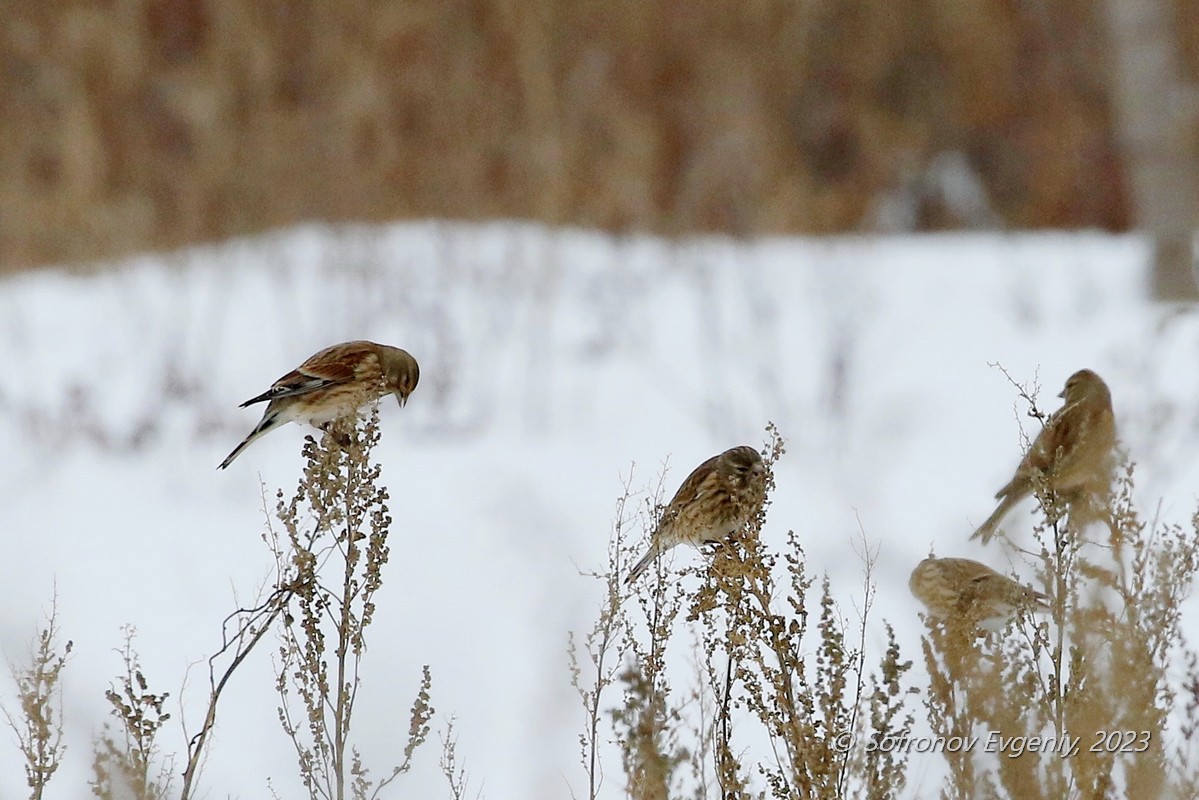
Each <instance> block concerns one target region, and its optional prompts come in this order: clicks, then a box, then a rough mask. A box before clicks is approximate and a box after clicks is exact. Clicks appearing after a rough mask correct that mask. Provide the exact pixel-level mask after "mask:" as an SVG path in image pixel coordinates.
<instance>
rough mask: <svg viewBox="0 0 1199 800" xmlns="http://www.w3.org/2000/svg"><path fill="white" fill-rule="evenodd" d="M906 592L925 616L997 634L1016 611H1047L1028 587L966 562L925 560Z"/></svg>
mask: <svg viewBox="0 0 1199 800" xmlns="http://www.w3.org/2000/svg"><path fill="white" fill-rule="evenodd" d="M908 588H909V589H911V590H912V595H913V596H915V598H916V599H917V600H919V601H920V602H921V603H924V606H925V608H927V609H928V613H929V616H931V617H935V618H936V619H940V620H944V621H946V622H948V623H951V624H956V625H961V626H963V627H968V626H977V627H979V628H981V629H983V630H986V631H997V630H999V629H1001V628H1002V627H1003V626H1004V625H1006V624H1007V623H1008V622H1010V621H1011V619H1012V618H1013V617H1014V616H1015V615H1016V611H1017V609H1020V608H1025V609H1027V610H1029V611H1031V612H1041V611H1048V610H1049V598H1047V597H1046V596H1045V595H1044V594H1042V593H1041V592H1038V591H1037V590H1035V589H1033V588H1032V587H1031V586H1025V585H1024V584H1022V583H1018V582H1016V581H1014V580H1012V579H1011V578H1009V577H1007V576H1006V575H1000V574H999V573H998V572H996V571H995V570H993V569H991V568H990V567H988V566H987V565H986V564H983V563H981V562H978V561H972V560H971V559H969V558H933V557H931V556H930V557H929V558H926V559H924V560H923V561H921V562H920V563H919V564H917V565H916V568H915V569H914V570H912V576H911V578H909V579H908Z"/></svg>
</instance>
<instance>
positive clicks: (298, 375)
mask: <svg viewBox="0 0 1199 800" xmlns="http://www.w3.org/2000/svg"><path fill="white" fill-rule="evenodd" d="M419 380H420V367H419V366H418V365H417V363H416V359H415V358H413V357H412V356H411V355H410V354H409V353H408V352H407V351H405V350H401V349H400V348H398V347H390V346H388V345H385V344H376V343H374V342H367V341H354V342H342V343H341V344H335V345H333V346H331V347H326V348H325V349H324V350H321V351H320V352H318V353H314V354H313V355H311V356H309V358H308V359H307V360H306V361H305V362H304V363H303V364H301V365H300V366H298V367H296V368H295V369H294V370H292V371H291V372H289V373H287V374H286V375H284V376H283V377H282V378H280V379H279V380H277V381H275V382H274V383H273V384H271V388H269V389H267V390H266V391H265V392H263V393H262V394H260V395H258V396H257V397H251V398H250V399H249V400H247V401H246V402H244V403H242V404H241V405H240V406H238V407H239V408H245V407H247V406H252V405H254V404H255V403H262V402H267V401H269V402H267V405H266V410H265V411H263V412H262V419H261V420H259V422H258V424H257V425H256V426H254V430H252V431H250V435H249V436H247V437H246V438H245V439H244V440H242V443H241V444H239V445H238V446H237V447H235V448H233V452H232V453H230V454H229V455H228V456H227V457H226V458H225V460H224V461H222V462H221V463H220V466H218V467H217V469H225V468H227V467H228V466H229V465H230V464H232V463H233V460H234V459H235V458H237V457H238V456H239V455H241V452H242V451H243V450H245V449H246V448H247V447H249V446H250V445H251V444H252V443H253V442H254V440H255V439H258V438H259V437H260V436H264V435H266V434H267V433H270V432H271V431H273V430H274V429H275V428H278V427H279V426H281V425H286V424H287V423H289V422H292V421H300V422H307V423H309V424H310V425H315V426H317V427H320V428H324V427H325V426H327V425H328V424H329V423H330V422H332V421H334V420H336V419H340V418H341V417H345V416H348V415H350V414H354V413H355V412H357V411H358V409H359V408H361V407H362V406H364V405H366V404H367V403H370V402H373V401H376V400H379V399H380V398H382V397H383V396H385V395H388V394H394V395H395V396H396V400H397V401H399V404H400V406H401V407H403V406H404V405H405V404H407V402H408V396H409V395H410V394H412V391H413V390H414V389H415V388H416V384H417V382H418V381H419Z"/></svg>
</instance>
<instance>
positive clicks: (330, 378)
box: [241, 342, 379, 408]
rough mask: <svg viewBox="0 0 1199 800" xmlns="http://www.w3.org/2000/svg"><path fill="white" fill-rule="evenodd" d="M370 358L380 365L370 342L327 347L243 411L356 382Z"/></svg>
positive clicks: (243, 406)
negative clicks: (255, 404) (269, 401)
mask: <svg viewBox="0 0 1199 800" xmlns="http://www.w3.org/2000/svg"><path fill="white" fill-rule="evenodd" d="M370 359H374V362H375V364H376V365H377V363H378V359H379V356H378V354H377V353H376V352H375V348H374V345H372V344H371V343H370V342H345V343H343V344H335V345H333V346H332V347H326V348H325V349H324V350H321V351H320V352H319V353H316V354H315V355H313V356H312V357H311V358H309V359H308V360H307V361H305V362H304V363H303V364H301V365H300V366H298V367H296V368H295V369H294V370H292V371H291V372H289V373H287V374H286V375H284V376H283V377H282V378H280V379H279V380H277V381H275V382H274V383H273V384H271V388H269V389H267V390H266V391H265V392H263V393H262V394H260V395H258V396H257V397H252V398H250V399H249V400H247V401H246V402H244V403H242V404H241V405H242V408H245V407H246V406H249V405H253V404H254V403H261V402H263V401H264V400H277V399H279V398H281V397H295V396H296V395H301V394H308V393H309V392H314V391H316V390H318V389H324V388H325V387H327V386H333V385H335V384H339V383H346V382H348V381H351V380H354V379H355V378H357V377H359V376H360V375H361V373H362V370H363V367H364V366H366V364H367V362H368V361H369V360H370Z"/></svg>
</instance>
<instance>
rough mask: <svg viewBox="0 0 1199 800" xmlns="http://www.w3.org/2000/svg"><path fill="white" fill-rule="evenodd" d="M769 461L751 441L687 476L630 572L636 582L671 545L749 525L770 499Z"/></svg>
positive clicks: (715, 537)
mask: <svg viewBox="0 0 1199 800" xmlns="http://www.w3.org/2000/svg"><path fill="white" fill-rule="evenodd" d="M765 476H766V464H765V463H764V462H763V461H762V456H761V455H759V454H758V451H757V450H755V449H753V448H752V447H749V446H747V445H741V446H740V447H734V448H732V449H729V450H725V451H724V452H723V453H721V454H720V455H716V456H712V457H711V458H709V459H708V460H707V461H705V462H704V463H702V464H700V465H699V466H698V467H696V468H695V471H694V472H692V473H691V474H690V475H688V476H687V480H685V481H683V485H682V486H680V487H679V490H678V491H677V492H675V495H674V499H672V500H671V501H670V504H669V505H668V506H666V510H665V511H663V512H662V518H661V520H659V521H658V526H657V527H656V528H655V529H654V532H653V533H652V534H651V535H650V547H649V552H648V553H646V554H645V555H644V556H643V557H642V558H641V560H640V561H638V562H637V563H636V564H635V565H634V566H633V569H631V570H630V571H629V577H628V578H626V579H625V581H626V582H627V583H632V582H633V581H635V580H637V578H638V577H640V576H641V573H643V572H645V570H647V569H648V568H649V566H650V565H651V564H653V563H654V561H655V560H656V559H657V558H658V557H659V556H661V555H662V554H663V553H665V552H666V551H667V550H669V549H670V548H672V547H674V546H675V545H678V544H683V543H684V542H686V543H688V544H693V545H697V546H698V545H701V544H704V543H705V542H722V541H724V539H725V538H726V537H727V536H728V535H729V534H731V533H733V531H736V530H738V529H739V528H741V527H742V526H743V525H745V524H746V523H747V522H748V521H749V520H750V518H752V517H753V515H754V514H756V513H757V512H758V509H759V508H761V505H762V502H763V500H764V499H765V496H764V493H763V490H764V487H765V482H764V479H765Z"/></svg>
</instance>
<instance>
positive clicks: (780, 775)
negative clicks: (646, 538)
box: [575, 426, 914, 799]
mask: <svg viewBox="0 0 1199 800" xmlns="http://www.w3.org/2000/svg"><path fill="white" fill-rule="evenodd" d="M768 433H769V436H770V442H769V444H768V446H767V452H766V455H765V463H766V465H767V474H766V481H765V487H764V491H765V497H764V498H763V503H762V507H761V510H760V512H759V513H758V514H757V516H756V517H755V518H754V519H752V520H751V521H750V523H749V524H748V525H747V526H746V528H745V529H744V530H742V531H740V532H739V533H737V534H735V535H734V537H733V540H732V541H730V542H729V543H727V544H724V545H721V546H718V547H716V548H715V549H714V551H713V553H712V557H711V559H710V561H709V563H708V564H707V566H706V568H704V569H702V570H699V569H694V568H688V569H684V570H682V571H681V573H680V574H679V575H678V576H674V575H669V574H668V573H667V572H666V570H664V569H662V568H658V569H656V570H655V572H656V575H655V580H653V581H649V582H647V584H646V585H644V586H643V585H641V584H635V585H634V586H633V587H632V589H631V590H626V591H631V592H632V593H631V594H627V595H622V594H621V584H620V583H619V579H620V577H621V572H622V569H623V567H624V565H625V564H627V559H628V554H629V552H631V550H632V549H633V548H630V547H629V546H628V543H627V541H626V538H625V536H624V531H625V527H626V524H627V520H626V518H625V509H626V508H627V503H628V500H629V497H630V494H631V493H630V492H629V490H628V487H627V486H626V491H625V495H624V497H622V499H621V501H620V502H619V504H618V517H617V519H618V522H617V525H616V526H615V529H614V532H613V538H612V540H611V543H610V546H609V566H610V570H609V573H608V575H607V584H606V586H607V587H608V593H607V595H606V601H605V605H604V607H603V610H602V612H601V616H600V621H599V622H598V623H597V626H596V628H595V629H594V630H593V633H592V635H591V636H589V637H588V639H587V652H588V653H589V654H590V655H591V659H592V665H593V666H598V665H601V664H605V663H608V664H610V663H611V661H612V660H620V661H621V662H622V664H623V667H622V670H621V671H620V672H619V673H618V677H619V681H618V683H619V686H620V689H621V698H620V701H619V705H617V706H616V707H615V709H614V710H613V711H612V720H613V726H614V732H615V736H616V743H617V744H618V746H619V747H620V752H621V758H622V766H623V768H624V773H625V778H626V791H627V793H628V795H629V796H630V797H633V798H649V797H654V798H656V797H663V798H664V797H677V796H682V795H683V794H689V795H690V796H693V797H696V798H704V797H709V796H712V795H713V794H715V795H716V796H719V797H721V798H726V799H727V798H751V797H755V798H756V797H764V796H766V795H769V796H771V797H775V798H796V797H803V798H816V797H828V798H843V797H851V796H861V797H869V798H883V797H894V796H897V795H898V794H899V793H900V792H901V791H902V790H903V787H904V785H905V781H906V758H905V757H904V756H903V755H902V754H896V753H894V752H892V751H884V750H880V749H877V748H867V747H866V746H865V742H866V740H867V738H868V737H879V736H896V737H898V736H905V735H907V733H908V732H909V731H910V729H911V727H912V724H913V721H914V720H913V717H912V715H911V713H910V712H906V711H905V702H906V697H907V695H908V694H909V693H910V692H911V691H912V690H911V689H910V688H907V687H905V686H904V682H903V678H904V675H905V674H906V672H907V671H908V669H909V668H910V666H911V664H910V662H904V661H902V659H901V657H900V652H899V647H898V644H897V643H896V641H895V637H894V635H893V633H892V632H891V629H890V627H889V626H888V627H887V640H888V647H887V651H886V652H885V654H884V655H883V657H882V658H881V659H880V661H879V665H878V668H877V671H876V672H874V673H872V674H867V658H866V653H865V639H866V630H867V620H868V618H869V614H870V611H871V605H872V598H873V588H872V582H871V578H870V570H871V567H872V564H873V560H872V556H871V555H870V554H869V552H868V551H867V553H865V561H866V566H867V570H866V590H865V600H864V602H863V604H862V605H861V606H860V608H859V612H860V619H859V625H857V626H856V627H854V628H853V629H850V628H849V626H847V625H846V623H845V621H844V619H843V617H842V615H841V612H840V610H839V607H838V605H837V603H836V602H835V600H834V599H833V593H832V588H831V585H830V582H829V581H828V579H827V578H826V579H824V581H823V582H822V586H821V591H820V611H819V615H818V619H816V620H815V621H814V622H813V625H812V626H810V625H809V616H808V610H807V601H808V597H809V594H810V593H811V590H812V588H813V579H812V578H811V577H810V576H809V575H808V574H807V573H806V571H805V563H804V554H803V550H802V548H801V547H800V545H799V541H798V537H796V535H795V534H794V533H793V532H789V533H788V535H787V545H786V548H785V549H784V551H783V552H782V553H781V554H778V553H774V552H772V551H771V550H770V549H769V548H768V547H767V546H766V544H765V543H764V541H763V540H762V538H761V536H760V533H761V530H762V526H763V524H764V523H765V520H766V513H767V510H768V508H769V495H770V492H771V491H772V490H773V488H774V475H773V465H774V463H775V462H776V461H777V460H778V458H779V457H781V456H782V454H783V451H784V446H783V441H782V439H781V437H779V435H778V433H777V431H776V430H775V429H774V427H773V426H771V427H769V428H768ZM658 496H659V497H660V496H661V493H660V492H659V493H658ZM659 508H660V506H659ZM651 510H652V509H651ZM644 516H645V517H646V518H647V521H652V520H653V519H654V518H655V516H656V515H655V514H653V513H647V514H645V515H644ZM644 527H645V528H646V529H647V530H652V528H653V525H652V524H646V525H645V526H644ZM779 576H781V580H780V578H779ZM696 583H698V586H693V584H696ZM630 605H635V607H637V608H638V609H639V610H640V614H633V613H631V612H630V611H628V610H627V609H628V607H629V606H630ZM680 625H689V626H692V633H693V641H694V642H695V647H696V648H697V649H698V652H695V653H694V654H695V656H696V659H695V661H696V664H697V667H696V668H697V669H698V672H699V686H698V688H697V690H696V691H694V692H692V693H691V694H689V695H687V696H686V697H684V698H683V699H681V700H675V699H672V698H673V697H674V694H673V692H672V688H671V685H670V682H669V680H668V676H669V673H670V670H669V668H668V667H669V662H670V661H672V659H671V658H670V657H668V656H669V654H670V653H672V652H674V651H675V650H677V649H678V648H677V647H676V648H672V647H671V646H670V645H671V639H672V638H673V637H674V636H675V634H676V632H677V631H676V629H677V628H678V627H679V626H680ZM616 631H619V634H617V633H616ZM604 634H607V635H604ZM813 637H814V638H815V640H816V641H815V645H814V648H815V653H814V655H810V653H811V651H812V648H813V645H812V643H811V639H812V638H813ZM806 653H807V655H806ZM612 675H613V673H612V672H611V671H607V672H604V671H602V670H597V672H596V676H597V678H596V682H595V684H594V686H593V687H591V688H588V689H587V690H586V691H584V690H583V689H580V692H581V694H582V696H583V697H584V700H585V707H586V709H587V710H588V716H587V719H588V724H589V726H590V727H589V728H588V730H587V732H586V733H585V734H584V737H583V742H584V752H585V754H594V752H595V749H594V744H593V743H594V742H595V741H596V740H597V738H598V737H597V734H596V733H595V725H596V719H597V715H596V713H595V712H594V711H593V709H596V708H599V707H600V704H601V701H600V699H599V697H600V695H601V694H602V693H603V692H604V690H607V689H611V688H613V685H614V681H613V680H612ZM575 681H576V684H575V685H576V687H579V685H580V675H579V672H578V670H577V667H576V672H575ZM755 741H756V742H757V743H758V744H759V748H760V746H761V743H762V742H763V741H764V742H765V743H766V751H765V752H757V751H755V750H754V749H753V748H752V746H751V744H750V743H751V742H755ZM683 764H689V765H690V775H689V776H687V775H684V774H683V772H684V771H683V770H680V769H679V767H680V766H681V765H683ZM584 766H585V768H586V769H587V773H588V775H589V777H590V780H591V785H592V786H593V787H594V786H595V783H596V778H597V774H600V770H601V767H600V766H599V765H597V764H596V763H595V760H594V758H593V757H592V758H591V759H587V758H585V759H584ZM763 782H764V786H763ZM591 796H592V797H594V790H593V793H592V795H591Z"/></svg>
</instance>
